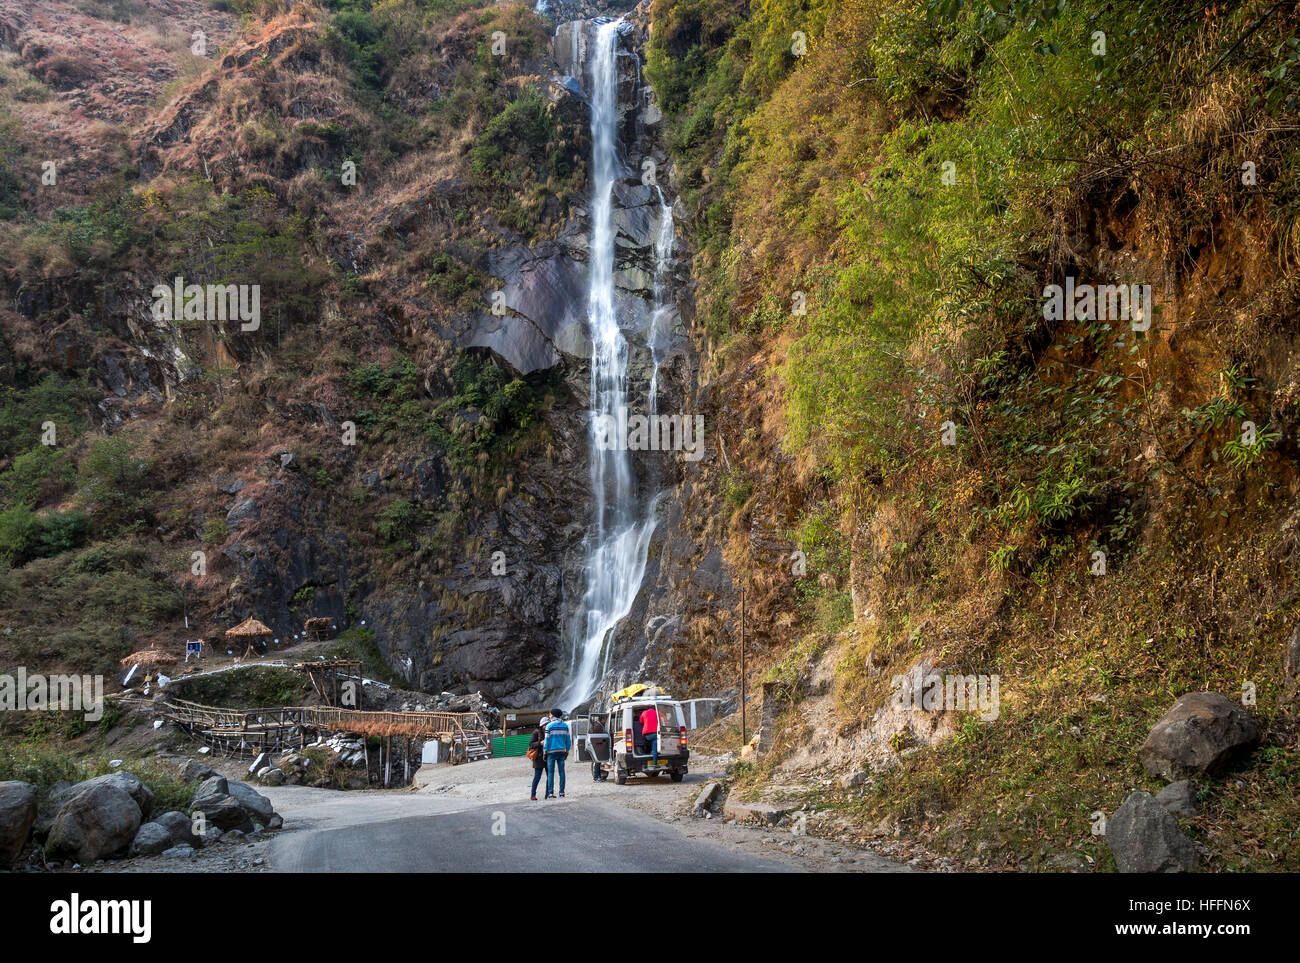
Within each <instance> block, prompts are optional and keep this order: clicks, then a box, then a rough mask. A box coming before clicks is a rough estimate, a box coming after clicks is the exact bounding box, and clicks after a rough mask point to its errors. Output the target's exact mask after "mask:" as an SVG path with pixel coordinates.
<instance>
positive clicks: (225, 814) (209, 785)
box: [190, 776, 265, 840]
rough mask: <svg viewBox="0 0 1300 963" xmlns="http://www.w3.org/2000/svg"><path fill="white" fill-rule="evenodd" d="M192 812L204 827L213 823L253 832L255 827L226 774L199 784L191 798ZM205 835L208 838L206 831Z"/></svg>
mask: <svg viewBox="0 0 1300 963" xmlns="http://www.w3.org/2000/svg"><path fill="white" fill-rule="evenodd" d="M263 798H265V797H263ZM190 812H191V813H193V814H194V815H195V817H196V818H198V819H200V820H201V825H203V826H204V828H206V826H208V825H211V826H215V827H216V828H217V829H220V830H223V831H224V830H227V829H242V830H246V831H249V832H251V831H252V829H253V821H252V819H250V818H249V815H248V812H247V811H246V810H245V809H244V806H243V804H242V803H241V802H240V800H239V799H238V798H237V797H236V796H235V795H234V794H233V793H231V791H230V784H229V783H228V782H227V781H226V778H225V777H224V776H212V777H211V778H208V779H205V780H204V781H203V782H202V783H201V784H200V785H199V788H198V790H197V791H196V792H195V793H194V798H192V799H191V800H190ZM203 837H204V839H205V840H207V838H208V836H207V833H206V832H204V833H203Z"/></svg>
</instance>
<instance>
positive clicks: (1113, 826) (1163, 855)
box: [1106, 792, 1200, 873]
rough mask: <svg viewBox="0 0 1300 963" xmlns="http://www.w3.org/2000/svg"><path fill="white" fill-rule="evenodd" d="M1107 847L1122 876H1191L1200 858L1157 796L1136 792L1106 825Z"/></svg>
mask: <svg viewBox="0 0 1300 963" xmlns="http://www.w3.org/2000/svg"><path fill="white" fill-rule="evenodd" d="M1106 845H1107V846H1109V847H1110V851H1111V852H1112V853H1113V854H1114V856H1115V867H1116V868H1117V869H1118V870H1119V871H1120V872H1121V873H1190V872H1191V871H1192V870H1194V869H1196V867H1197V865H1198V864H1199V862H1200V857H1199V855H1198V854H1197V852H1196V846H1195V844H1194V843H1193V842H1192V841H1191V840H1190V839H1188V838H1187V837H1186V836H1184V835H1183V831H1182V830H1181V829H1179V828H1178V820H1177V819H1175V818H1174V817H1173V816H1172V815H1171V814H1170V812H1169V810H1167V809H1165V807H1164V806H1162V805H1161V804H1160V803H1158V802H1156V799H1155V797H1154V796H1152V795H1151V794H1150V793H1148V792H1135V793H1133V794H1131V795H1130V796H1129V797H1128V799H1126V800H1124V805H1122V806H1120V807H1119V809H1118V810H1116V812H1115V815H1114V816H1112V817H1111V818H1110V819H1109V820H1107V822H1106Z"/></svg>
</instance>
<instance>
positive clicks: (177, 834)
mask: <svg viewBox="0 0 1300 963" xmlns="http://www.w3.org/2000/svg"><path fill="white" fill-rule="evenodd" d="M150 825H152V826H161V827H162V828H163V829H165V830H166V831H167V834H168V837H169V838H170V839H171V843H170V845H169V846H168V847H167V848H171V846H179V845H182V844H184V845H189V846H197V845H199V842H200V840H199V837H198V836H195V835H194V822H193V820H191V819H190V817H189V816H187V815H185V813H182V812H176V811H172V812H169V813H163V814H162V815H161V816H159V817H158V818H157V819H155V820H154V821H153V822H152V823H150ZM141 828H143V827H141Z"/></svg>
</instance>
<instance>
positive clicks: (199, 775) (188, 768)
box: [181, 759, 217, 782]
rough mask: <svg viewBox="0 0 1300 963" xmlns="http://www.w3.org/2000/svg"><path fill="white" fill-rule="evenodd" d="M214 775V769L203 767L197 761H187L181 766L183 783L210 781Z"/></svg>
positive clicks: (215, 773)
mask: <svg viewBox="0 0 1300 963" xmlns="http://www.w3.org/2000/svg"><path fill="white" fill-rule="evenodd" d="M215 775H217V771H216V770H215V769H213V768H212V767H211V766H208V765H204V764H203V763H201V762H199V761H198V760H197V759H187V760H186V761H185V762H184V763H182V764H181V779H183V780H184V781H185V782H203V780H205V779H211V778H212V777H213V776H215Z"/></svg>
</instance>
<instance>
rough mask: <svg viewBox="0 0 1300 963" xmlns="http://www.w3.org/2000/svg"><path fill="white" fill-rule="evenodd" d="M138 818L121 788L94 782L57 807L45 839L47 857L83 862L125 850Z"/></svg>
mask: <svg viewBox="0 0 1300 963" xmlns="http://www.w3.org/2000/svg"><path fill="white" fill-rule="evenodd" d="M141 821H142V817H141V813H140V807H139V805H137V804H136V801H135V800H134V799H132V798H131V796H130V794H128V793H127V792H126V791H125V790H124V789H121V788H120V787H119V786H116V785H114V784H112V783H109V782H96V783H95V784H94V785H91V786H88V787H87V788H85V789H83V790H82V791H81V792H77V793H74V794H73V795H72V797H71V798H70V799H69V800H68V801H67V802H66V803H64V804H63V806H62V808H60V809H59V812H58V815H56V816H55V817H54V824H53V825H52V826H51V827H50V835H49V838H48V839H47V840H46V841H45V855H46V857H47V858H49V859H72V860H75V861H76V862H79V863H81V864H83V865H85V864H86V863H93V862H94V861H95V860H97V859H103V858H105V857H107V856H111V855H113V854H114V853H117V852H119V851H120V850H123V849H126V847H127V846H129V845H130V844H131V841H132V840H134V839H135V834H136V831H137V830H138V829H139V828H140V823H141Z"/></svg>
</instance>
